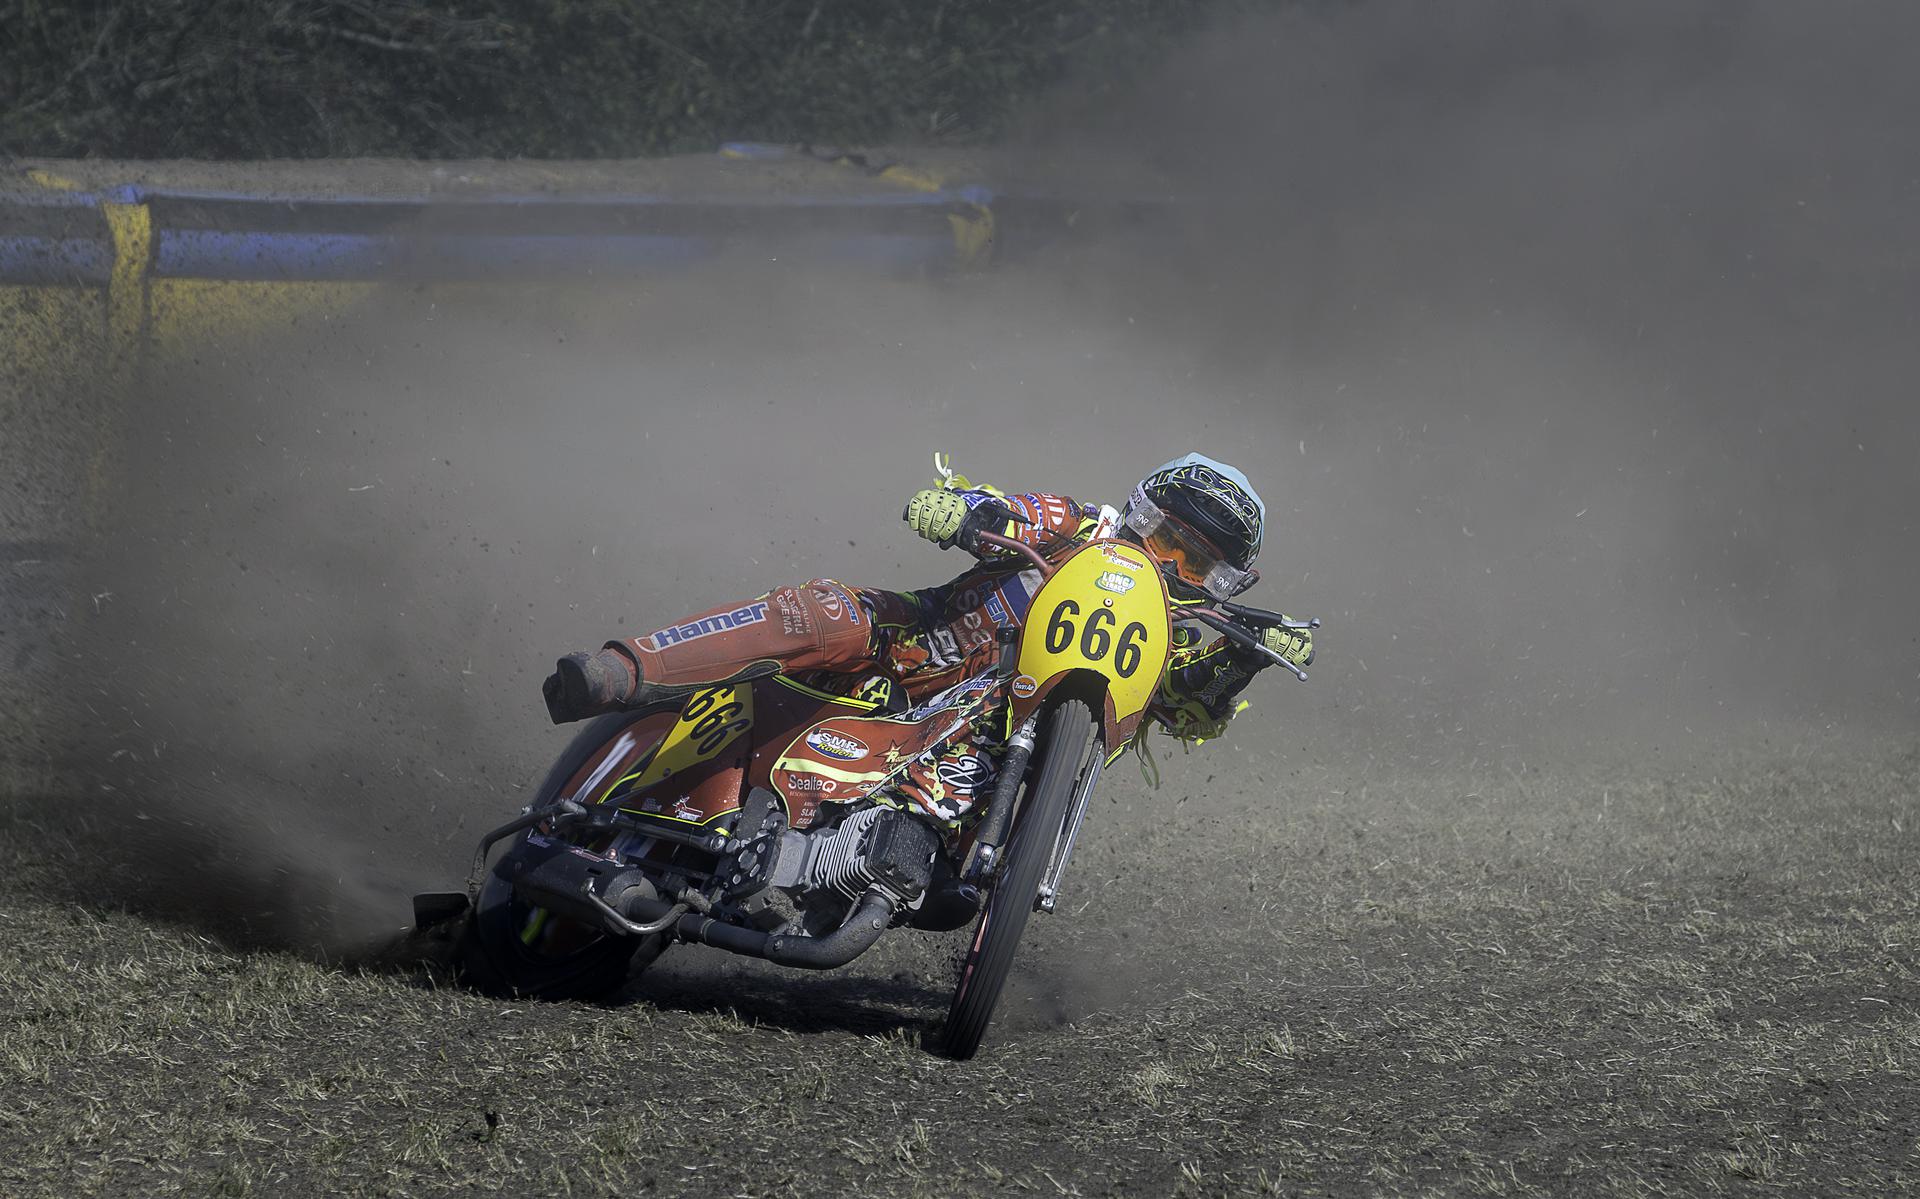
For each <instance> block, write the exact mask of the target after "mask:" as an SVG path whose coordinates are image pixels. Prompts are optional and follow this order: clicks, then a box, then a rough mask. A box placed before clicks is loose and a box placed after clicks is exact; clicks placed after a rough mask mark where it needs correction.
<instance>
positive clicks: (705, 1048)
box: [0, 751, 1920, 1196]
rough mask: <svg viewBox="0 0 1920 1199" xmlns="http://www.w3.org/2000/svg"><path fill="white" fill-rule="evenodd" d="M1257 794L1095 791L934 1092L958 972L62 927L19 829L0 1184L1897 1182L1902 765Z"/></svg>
mask: <svg viewBox="0 0 1920 1199" xmlns="http://www.w3.org/2000/svg"><path fill="white" fill-rule="evenodd" d="M1242 765H1243V766H1244V767H1246V768H1247V769H1248V770H1249V771H1250V773H1251V774H1252V775H1253V776H1255V777H1262V778H1265V779H1267V780H1268V782H1269V784H1270V785H1272V786H1275V787H1277V788H1278V794H1277V795H1272V796H1261V797H1259V798H1258V799H1255V798H1253V797H1251V796H1247V797H1241V796H1231V795H1228V796H1203V795H1198V794H1196V795H1194V796H1192V797H1191V798H1190V799H1189V800H1188V801H1187V802H1181V798H1182V797H1181V795H1180V794H1179V792H1177V791H1173V790H1171V789H1170V790H1169V792H1163V793H1161V794H1160V795H1154V796H1150V795H1148V794H1146V793H1144V792H1141V791H1139V790H1138V789H1137V788H1134V787H1131V786H1129V785H1127V784H1126V783H1125V782H1124V780H1119V779H1116V784H1117V785H1116V786H1114V787H1113V788H1112V791H1111V794H1112V795H1113V796H1114V797H1115V798H1114V801H1113V802H1112V803H1110V804H1109V803H1107V802H1106V801H1104V800H1103V801H1102V803H1103V805H1105V808H1106V810H1105V811H1100V812H1096V820H1097V821H1098V823H1097V824H1096V825H1095V826H1093V827H1091V829H1090V833H1089V836H1088V838H1087V840H1086V843H1085V845H1084V848H1083V850H1082V853H1081V856H1080V857H1078V858H1077V860H1076V863H1075V869H1074V871H1073V873H1072V874H1071V875H1070V876H1069V882H1070V884H1071V885H1072V893H1071V894H1070V895H1068V896H1067V897H1065V901H1064V902H1063V912H1064V913H1065V914H1064V915H1063V916H1060V917H1056V918H1054V919H1051V920H1044V921H1037V922H1036V924H1035V929H1034V931H1033V932H1032V933H1031V934H1030V936H1031V938H1032V939H1031V942H1030V943H1029V945H1028V946H1027V949H1026V952H1025V957H1024V959H1023V961H1024V964H1025V967H1026V972H1025V973H1024V974H1023V975H1022V976H1021V977H1020V978H1018V979H1016V983H1015V986H1014V988H1013V990H1014V991H1015V992H1017V993H1016V994H1014V995H1013V996H1012V997H1011V999H1010V1000H1009V1001H1008V1004H1007V1006H1006V1011H1005V1015H1004V1018H1003V1019H1002V1020H1001V1021H1000V1023H999V1025H998V1026H997V1027H996V1030H995V1031H994V1033H993V1034H991V1035H990V1039H989V1043H988V1047H987V1049H986V1050H985V1051H984V1052H983V1054H982V1056H981V1058H980V1059H978V1060H977V1061H975V1062H973V1063H968V1064H964V1065H956V1064H953V1063H948V1062H944V1061H942V1060H940V1059H937V1058H934V1057H931V1056H929V1055H928V1054H927V1053H925V1052H924V1051H923V1049H922V1048H921V1045H920V1034H921V1031H922V1030H923V1028H924V1027H926V1026H927V1025H929V1024H930V1023H931V1022H933V1021H936V1020H937V1019H938V1018H939V1016H940V1014H941V1011H942V1007H943V1004H944V991H943V988H944V986H945V985H946V983H945V977H944V975H943V973H942V971H943V969H944V962H945V958H944V953H945V951H946V950H947V949H949V948H950V946H949V945H945V944H942V945H936V946H929V945H926V944H924V943H922V944H916V943H914V942H911V941H909V940H907V939H905V938H900V939H897V941H895V942H889V943H887V944H883V945H882V947H881V948H880V949H879V950H876V951H875V954H874V955H872V957H871V958H870V959H867V960H863V962H862V963H860V966H859V968H858V971H857V972H855V973H850V974H841V975H832V976H803V975H799V974H785V973H780V972H776V971H771V970H765V969H759V968H746V967H738V966H732V965H724V964H723V967H722V968H720V969H718V970H717V976H716V974H715V973H702V972H698V971H694V972H689V971H688V970H687V969H686V968H685V967H684V966H681V967H679V968H672V967H670V968H669V969H667V970H666V971H665V972H664V974H663V975H662V977H661V978H659V979H653V980H647V979H643V980H642V981H641V982H640V983H639V984H637V986H636V990H635V994H634V995H633V996H631V997H629V998H628V999H627V1000H626V1001H625V1002H623V1003H621V1004H617V1005H614V1006H610V1007H594V1006H585V1005H531V1004H519V1003H503V1002H497V1001H492V1000H487V999H482V998H479V997H477V996H473V995H469V994H467V993H465V992H463V991H460V990H457V989H452V988H449V987H447V986H445V985H443V983H442V980H441V979H440V977H439V975H438V974H437V973H436V972H435V971H434V969H432V968H431V967H428V966H424V965H418V964H415V965H405V964H403V965H400V966H391V965H389V966H381V967H375V966H372V965H367V966H361V967H352V966H345V967H343V966H339V965H324V964H320V963H317V962H315V961H312V960H309V959H308V958H305V957H303V956H300V955H299V954H296V953H293V952H290V951H278V950H267V951H258V950H255V951H241V950H238V949H236V948H233V947H231V946H229V945H227V944H225V943H223V942H222V941H221V940H219V939H218V938H217V937H214V936H210V935H208V934H207V933H206V932H204V931H201V930H200V929H198V928H196V927H193V926H191V925H181V924H168V923H165V922H163V921H161V920H159V919H157V918H155V917H153V916H151V915H149V914H144V913H143V912H142V911H139V910H130V909H127V908H124V907H113V906H105V905H100V904H90V903H87V902H84V901H76V899H75V897H74V889H75V884H73V883H72V882H70V881H65V880H67V879H71V878H72V877H74V873H75V872H74V867H75V865H76V863H78V862H81V861H84V860H85V858H86V849H85V846H84V845H79V844H73V843H69V842H66V841H63V840H62V839H61V838H59V837H57V836H52V835H50V834H47V833H46V832H45V831H44V828H42V827H40V826H36V825H33V824H30V823H27V822H26V820H25V818H24V817H19V816H16V820H15V822H14V823H13V824H12V825H10V826H9V827H7V828H6V829H5V832H4V841H3V842H0V844H3V845H4V859H3V860H0V866H3V867H4V869H0V924H3V925H4V927H5V929H6V931H7V933H8V936H7V937H6V939H5V942H4V947H3V948H0V974H4V977H5V978H6V979H7V980H8V985H7V987H6V988H5V991H4V993H3V994H0V1019H3V1020H4V1027H5V1028H6V1029H7V1030H8V1031H7V1035H6V1037H5V1041H4V1047H3V1048H0V1137H3V1138H4V1142H5V1144H6V1145H7V1146H8V1152H7V1153H6V1154H5V1155H4V1156H0V1191H4V1192H5V1193H7V1194H10V1195H35V1194H48V1195H95V1194H121V1193H128V1192H137V1193H142V1194H167V1193H185V1194H196V1195H199V1194H224V1195H252V1194H275V1195H278V1194H299V1193H342V1194H365V1195H428V1194H449V1193H456V1192H457V1193H485V1194H512V1195H522V1194H580V1195H584V1194H612V1193H616V1192H617V1193H621V1194H630V1193H635V1192H639V1193H648V1194H651V1193H666V1194H672V1193H695V1192H698V1193H705V1194H727V1195H733V1194H754V1195H759V1194H768V1195H782V1194H793V1195H812V1194H821V1193H830V1192H835V1191H843V1192H848V1193H862V1194H876V1195H882V1194H884V1195H906V1196H914V1195H944V1194H960V1193H969V1194H972V1193H978V1192H980V1191H982V1190H992V1191H996V1192H1007V1193H1031V1194H1036V1195H1099V1194H1111V1193H1129V1194H1177V1195H1195V1196H1200V1195H1226V1194H1235V1195H1238V1194H1268V1195H1321V1194H1332V1195H1374V1194H1382V1195H1429V1194H1431V1195H1442V1194H1461V1193H1473V1194H1486V1195H1515V1196H1520V1195H1553V1194H1579V1195H1620V1196H1630V1195H1631V1196H1639V1195H1702V1194H1730V1195H1738V1194H1793V1195H1801V1194H1840V1193H1861V1194H1871V1195H1887V1194H1896V1193H1903V1192H1906V1193H1911V1192H1914V1191H1916V1190H1920V1139H1917V1138H1920V1131H1916V1130H1920V964H1917V963H1920V952H1917V949H1920V902H1917V901H1916V899H1915V895H1914V890H1913V887H1912V884H1911V880H1912V879H1913V878H1914V877H1915V875H1916V870H1915V868H1916V866H1920V845H1917V844H1916V840H1915V831H1914V830H1915V827H1916V820H1915V816H1914V812H1915V808H1916V786H1915V781H1916V773H1917V772H1916V768H1915V766H1916V759H1915V756H1914V755H1913V754H1911V753H1907V754H1898V753H1887V752H1878V751H1876V753H1875V755H1874V756H1872V757H1868V758H1855V759H1851V760H1849V759H1844V758H1836V759H1835V760H1829V761H1821V762H1817V763H1815V762H1808V761H1805V760H1793V759H1790V758H1787V757H1785V756H1784V755H1783V756H1782V757H1780V758H1778V759H1773V760H1766V759H1755V760H1747V761H1744V762H1740V761H1735V762H1733V763H1732V764H1731V765H1729V766H1727V767H1725V768H1721V769H1700V768H1694V769H1688V770H1679V769H1675V770H1671V771H1665V772H1660V771H1654V770H1650V769H1649V770H1645V771H1643V772H1642V774H1641V776H1640V777H1637V778H1634V777H1625V776H1623V775H1621V774H1619V773H1617V772H1613V773H1598V772H1595V773H1590V774H1580V773H1577V772H1568V773H1565V774H1560V775H1545V774H1536V773H1533V772H1530V771H1529V772H1521V773H1516V774H1509V775H1505V776H1503V777H1500V778H1475V777H1467V776H1448V777H1441V776H1434V775H1428V776H1426V777H1420V778H1399V777H1394V776H1392V775H1391V774H1390V773H1389V772H1387V771H1385V770H1383V769H1379V768H1370V769H1367V770H1347V769H1331V768H1328V769H1324V770H1322V769H1319V768H1314V767H1289V766H1286V765H1284V764H1282V763H1280V762H1278V761H1264V760H1261V759H1257V758H1256V759H1250V760H1248V761H1246V762H1244V763H1242ZM1188 771H1189V773H1191V768H1190V767H1189V768H1188ZM1117 773H1118V772H1116V774H1117ZM1170 774H1171V775H1175V776H1176V777H1177V774H1178V768H1176V770H1175V771H1172V772H1170ZM1149 816H1151V817H1152V818H1151V819H1148V817H1149ZM1169 867H1172V868H1173V869H1174V876H1175V877H1177V878H1180V879H1181V880H1183V881H1182V883H1181V886H1180V887H1179V888H1178V889H1177V891H1176V894H1177V896H1178V898H1179V900H1180V902H1178V903H1173V902H1170V901H1169V898H1168V897H1167V896H1161V897H1159V898H1158V899H1156V900H1155V901H1154V902H1152V903H1148V902H1145V901H1143V899H1142V897H1141V894H1140V880H1142V879H1145V878H1151V877H1154V872H1155V870H1157V869H1166V868H1169ZM1083 905H1084V906H1083ZM676 953H677V954H681V955H682V956H683V958H691V957H693V956H695V955H694V951H676ZM705 960H714V959H711V958H708V959H705ZM673 961H674V956H673V955H669V958H668V959H667V962H668V963H669V964H671V963H672V962H673Z"/></svg>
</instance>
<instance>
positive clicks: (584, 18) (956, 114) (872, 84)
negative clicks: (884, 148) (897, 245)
mask: <svg viewBox="0 0 1920 1199" xmlns="http://www.w3.org/2000/svg"><path fill="white" fill-rule="evenodd" d="M1217 7H1218V5H1217V4H1215V3H1211V2H1210V0H1051V2H1049V0H971V2H969V0H838V2H829V0H819V2H816V0H453V2H451V3H437V4H428V3H422V2H420V0H0V152H4V153H10V154H15V155H57V156H106V157H126V158H172V157H196V158H238V157H247V158H252V157H296V158H311V157H321V156H332V155H401V156H413V157H483V156H529V157H602V156H625V155H636V154H656V153H662V152H670V151H675V150H687V149H705V148H710V147H711V146H712V145H713V144H714V143H715V142H717V141H720V140H724V139H728V138H745V139H762V140H769V141H813V142H873V141H882V140H887V139H895V138H899V139H912V140H918V141H929V140H946V141H954V140H967V139H974V138H979V137H983V136H985V135H988V134H991V133H994V132H996V131H998V130H1000V129H1002V128H1003V127H1004V126H1005V124H1006V122H1007V121H1008V119H1009V116H1010V114H1011V113H1012V112H1013V111H1014V110H1015V109H1016V107H1017V106H1019V105H1020V104H1021V103H1022V102H1023V101H1025V100H1027V99H1028V98H1030V97H1031V96H1032V95H1033V93H1034V92H1035V91H1036V90H1038V89H1040V88H1044V87H1045V86H1047V85H1048V84H1050V83H1052V82H1054V81H1056V80H1058V79H1059V78H1061V77H1062V76H1063V75H1064V74H1066V73H1067V72H1068V71H1069V70H1075V71H1079V72H1081V73H1082V77H1084V78H1087V79H1090V80H1098V79H1105V80H1118V79H1121V78H1124V77H1125V76H1126V75H1127V74H1128V73H1129V72H1130V71H1131V69H1132V68H1133V67H1134V66H1135V65H1136V64H1139V63H1142V62H1144V61H1145V60H1147V59H1148V58H1150V57H1152V56H1153V54H1154V52H1155V51H1156V50H1157V49H1159V48H1160V47H1161V46H1163V45H1165V44H1166V43H1167V41H1168V40H1170V39H1172V38H1174V37H1176V36H1178V35H1179V34H1180V33H1182V32H1184V31H1186V30H1188V29H1190V28H1191V27H1193V26H1194V25H1195V24H1197V23H1198V22H1199V21H1200V20H1201V18H1202V16H1203V15H1204V14H1205V13H1207V12H1210V11H1212V10H1214V9H1216V8H1217Z"/></svg>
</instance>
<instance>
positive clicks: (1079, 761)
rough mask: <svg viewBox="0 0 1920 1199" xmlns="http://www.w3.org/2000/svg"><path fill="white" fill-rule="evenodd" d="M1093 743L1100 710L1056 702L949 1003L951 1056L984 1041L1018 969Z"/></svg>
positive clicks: (945, 1048)
mask: <svg viewBox="0 0 1920 1199" xmlns="http://www.w3.org/2000/svg"><path fill="white" fill-rule="evenodd" d="M1094 745H1095V740H1094V724H1093V713H1092V711H1091V710H1090V709H1089V708H1088V707H1087V705H1085V704H1084V703H1081V702H1080V701H1079V700H1077V699H1075V700H1068V701H1066V702H1065V703H1063V704H1061V705H1060V706H1059V707H1057V708H1055V709H1054V710H1053V714H1052V715H1051V716H1050V717H1048V720H1047V740H1046V750H1045V752H1044V754H1043V755H1042V756H1041V759H1040V763H1039V765H1038V766H1037V767H1036V768H1035V769H1034V771H1033V773H1032V775H1031V776H1030V777H1031V779H1032V781H1031V782H1030V783H1028V785H1027V795H1026V798H1025V800H1023V801H1022V803H1021V804H1020V808H1019V810H1018V811H1017V812H1015V813H1014V823H1013V832H1012V834H1011V835H1010V836H1009V837H1008V838H1007V847H1006V855H1005V858H1004V861H1003V864H1002V866H1001V870H1000V878H999V880H998V881H997V882H996V883H995V884H994V886H993V890H992V891H991V892H990V893H989V894H988V896H987V907H986V910H985V911H984V912H982V913H981V914H980V923H979V924H978V925H977V926H976V927H975V929H974V934H973V945H972V947H971V948H969V949H968V951H967V957H966V961H965V963H964V964H963V965H962V966H961V968H960V983H959V985H958V986H957V987H955V988H954V992H953V1004H952V1006H951V1007H950V1008H949V1009H948V1010H947V1024H946V1031H945V1034H944V1036H943V1038H942V1040H941V1043H940V1052H941V1053H942V1054H944V1055H945V1056H947V1057H950V1058H953V1059H954V1060H956V1061H965V1060H966V1059H968V1058H970V1057H972V1056H973V1055H974V1054H975V1053H976V1052H978V1051H979V1049H980V1040H981V1038H982V1037H984V1036H985V1035H986V1032H987V1025H988V1024H989V1023H990V1022H991V1021H992V1019H993V1009H994V1007H995V1005H997V1004H998V1003H999V1002H1000V992H1001V990H1002V989H1003V988H1004V987H1005V986H1006V983H1007V976H1008V975H1009V974H1010V973H1011V972H1012V970H1013V958H1014V954H1015V953H1016V952H1017V951H1018V950H1019V948H1020V936H1021V934H1022V933H1023V932H1025V931H1026V927H1027V917H1028V916H1030V915H1032V914H1033V906H1034V900H1035V899H1036V898H1037V897H1038V895H1039V894H1040V879H1041V877H1042V876H1043V875H1045V874H1046V871H1047V867H1048V865H1049V864H1050V863H1051V862H1052V860H1053V851H1054V847H1055V846H1056V845H1057V844H1058V843H1059V840H1060V834H1061V832H1062V830H1063V829H1064V828H1065V827H1066V822H1067V811H1068V808H1069V807H1070V806H1071V805H1072V803H1073V792H1074V787H1075V785H1076V784H1078V782H1079V781H1080V773H1081V771H1082V770H1084V769H1085V768H1086V765H1087V762H1088V757H1089V751H1090V749H1091V748H1092V747H1093V746H1094Z"/></svg>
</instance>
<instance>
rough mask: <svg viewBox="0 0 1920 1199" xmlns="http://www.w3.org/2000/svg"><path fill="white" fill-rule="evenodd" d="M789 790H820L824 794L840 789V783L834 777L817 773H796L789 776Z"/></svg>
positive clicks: (787, 786) (787, 787)
mask: <svg viewBox="0 0 1920 1199" xmlns="http://www.w3.org/2000/svg"><path fill="white" fill-rule="evenodd" d="M786 789H787V790H788V791H818V792H820V793H821V794H823V795H826V794H831V793H833V792H835V791H837V790H839V789H840V784H839V783H837V782H835V781H834V780H832V779H828V778H821V777H820V776H819V775H817V774H794V775H789V776H787V785H786Z"/></svg>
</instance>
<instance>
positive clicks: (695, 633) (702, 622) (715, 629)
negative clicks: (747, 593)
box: [648, 600, 767, 649]
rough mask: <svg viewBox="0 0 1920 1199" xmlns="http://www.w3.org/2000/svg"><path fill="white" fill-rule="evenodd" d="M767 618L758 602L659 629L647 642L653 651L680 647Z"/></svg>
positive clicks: (762, 605)
mask: <svg viewBox="0 0 1920 1199" xmlns="http://www.w3.org/2000/svg"><path fill="white" fill-rule="evenodd" d="M766 618H767V603H766V601H765V600H759V601H756V602H754V603H751V604H748V605H747V606H746V607H744V608H735V609H734V610H733V611H731V612H716V613H714V614H713V615H712V616H704V617H701V618H700V619H699V620H696V621H694V622H692V623H691V624H683V625H675V626H674V627H673V628H670V629H661V630H660V631H659V632H657V633H655V634H653V636H651V637H649V638H648V640H649V641H651V642H652V643H653V648H655V649H665V648H667V647H668V646H669V645H682V644H685V643H686V642H688V641H698V640H700V638H702V637H711V636H713V634H715V633H724V632H726V631H727V630H728V629H737V628H739V627H740V626H742V625H749V624H759V623H760V622H761V621H763V620H765V619H766Z"/></svg>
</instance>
